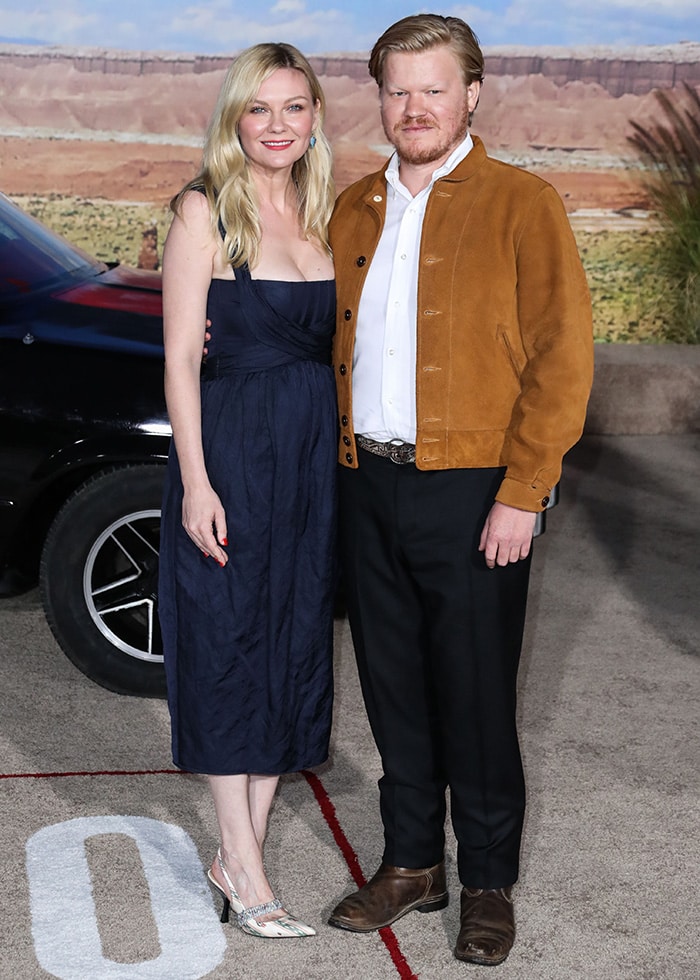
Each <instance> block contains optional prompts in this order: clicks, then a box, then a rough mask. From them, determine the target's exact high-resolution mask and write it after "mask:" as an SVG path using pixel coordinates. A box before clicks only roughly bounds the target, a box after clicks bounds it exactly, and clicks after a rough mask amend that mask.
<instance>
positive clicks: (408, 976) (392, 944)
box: [301, 769, 418, 980]
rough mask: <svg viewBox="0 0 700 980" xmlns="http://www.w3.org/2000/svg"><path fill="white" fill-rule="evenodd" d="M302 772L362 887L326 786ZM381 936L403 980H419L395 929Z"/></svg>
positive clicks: (357, 866)
mask: <svg viewBox="0 0 700 980" xmlns="http://www.w3.org/2000/svg"><path fill="white" fill-rule="evenodd" d="M301 774H302V776H303V777H304V779H305V780H306V781H307V783H308V784H309V786H310V787H311V789H312V791H313V794H314V796H315V797H316V802H317V803H318V805H319V807H320V810H321V813H322V814H323V818H324V820H325V821H326V823H327V824H328V826H329V828H330V831H331V833H332V834H333V839H334V840H335V842H336V844H337V845H338V847H339V849H340V853H341V854H342V855H343V857H344V858H345V863H346V864H347V866H348V868H349V869H350V874H351V875H352V877H353V880H354V882H355V884H356V885H357V887H358V888H362V886H363V885H364V884H365V882H366V880H367V879H366V878H365V876H364V874H363V872H362V868H361V867H360V862H359V860H358V858H357V854H356V853H355V851H354V850H353V848H352V845H351V844H350V841H349V840H348V838H347V835H346V834H345V831H344V830H343V828H342V827H341V826H340V821H339V820H338V815H337V813H336V811H335V807H334V806H333V803H332V801H331V798H330V796H329V795H328V792H327V791H326V788H325V786H324V785H323V783H322V782H321V780H320V779H319V778H318V776H317V775H316V774H315V773H313V772H309V771H308V770H307V769H302V771H301ZM379 936H380V938H381V940H382V942H383V943H384V945H385V946H386V948H387V949H388V951H389V955H390V956H391V959H392V960H393V963H394V966H395V967H396V970H397V972H398V974H399V976H400V977H401V980H418V977H417V975H416V974H415V973H414V972H413V970H411V968H410V966H409V965H408V962H407V960H406V957H405V956H404V955H403V953H402V952H401V947H400V946H399V941H398V939H397V938H396V934H395V933H394V930H393V929H392V928H391V927H390V926H386V927H385V928H384V929H380V930H379Z"/></svg>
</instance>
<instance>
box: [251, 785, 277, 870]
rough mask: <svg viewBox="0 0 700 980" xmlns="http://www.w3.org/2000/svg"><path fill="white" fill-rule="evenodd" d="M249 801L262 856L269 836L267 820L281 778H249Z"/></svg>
mask: <svg viewBox="0 0 700 980" xmlns="http://www.w3.org/2000/svg"><path fill="white" fill-rule="evenodd" d="M248 780H249V782H248V800H249V802H250V818H251V822H252V824H253V830H254V831H255V837H256V839H257V842H258V844H259V846H260V853H261V854H262V850H263V845H264V843H265V837H266V835H267V818H268V815H269V813H270V807H271V806H272V800H273V798H274V795H275V792H276V790H277V783H278V782H279V776H256V775H251V776H249V777H248Z"/></svg>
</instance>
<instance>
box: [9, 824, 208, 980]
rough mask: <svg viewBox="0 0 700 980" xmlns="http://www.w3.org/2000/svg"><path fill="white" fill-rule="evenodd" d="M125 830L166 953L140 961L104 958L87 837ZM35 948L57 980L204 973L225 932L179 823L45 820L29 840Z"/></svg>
mask: <svg viewBox="0 0 700 980" xmlns="http://www.w3.org/2000/svg"><path fill="white" fill-rule="evenodd" d="M101 834H126V835H127V836H128V837H131V838H132V839H133V840H134V841H135V843H136V846H137V847H138V850H139V854H140V856H141V861H142V863H143V870H144V874H145V876H146V879H147V881H148V887H149V891H150V895H151V902H152V907H153V917H154V919H155V922H156V925H157V928H158V938H159V940H160V947H161V954H160V956H158V957H156V958H155V959H152V960H147V961H144V962H141V963H115V962H114V960H108V959H105V957H104V956H103V954H102V943H101V941H100V933H99V929H98V925H97V916H96V914H95V905H94V902H93V893H92V882H91V879H90V870H89V867H88V862H87V856H86V853H85V841H86V840H87V839H88V838H90V837H96V836H98V835H101ZM27 874H28V876H29V895H30V902H31V913H32V935H33V937H34V948H35V950H36V956H37V959H38V961H39V963H40V965H41V966H42V967H43V968H44V970H46V972H47V973H50V974H52V975H53V976H54V977H58V978H59V980H86V978H92V980H96V978H99V980H199V978H200V977H204V976H206V975H207V974H208V973H211V971H212V970H213V969H214V968H215V967H216V966H218V964H219V963H221V961H222V960H223V957H224V952H225V949H226V939H225V937H224V934H223V930H222V929H221V926H220V925H219V921H218V917H217V915H216V912H215V911H214V906H213V902H212V897H211V893H210V891H209V889H208V887H207V885H206V882H205V878H204V875H203V873H202V864H201V861H200V860H199V856H198V854H197V849H196V848H195V846H194V843H193V842H192V839H191V837H190V836H189V835H188V834H186V833H185V831H184V830H182V828H180V827H176V826H174V825H173V824H167V823H163V822H162V821H160V820H151V819H149V818H147V817H80V818H78V819H77V820H67V821H66V822H65V823H58V824H54V825H53V826H51V827H44V828H43V829H42V830H39V831H38V832H37V833H36V834H34V835H33V836H32V837H31V838H30V839H29V841H28V842H27Z"/></svg>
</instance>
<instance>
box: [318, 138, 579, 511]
mask: <svg viewBox="0 0 700 980" xmlns="http://www.w3.org/2000/svg"><path fill="white" fill-rule="evenodd" d="M473 139H474V147H473V149H472V150H471V152H470V153H469V154H468V155H467V157H466V158H465V159H464V160H463V161H462V162H461V163H460V164H459V165H458V166H457V167H456V168H455V169H454V170H453V171H452V173H451V174H449V175H448V176H446V177H442V178H440V180H438V181H436V183H435V185H434V187H433V190H432V192H431V194H430V198H429V200H428V205H427V209H426V212H425V220H424V224H423V235H422V241H421V248H420V259H419V275H418V307H417V310H418V312H417V324H416V330H417V344H416V346H417V364H416V398H417V402H416V407H417V435H416V465H417V466H418V467H419V468H420V469H424V470H439V469H451V468H461V467H491V466H505V467H506V468H507V469H506V474H505V477H504V480H503V482H502V484H501V487H500V490H499V492H498V494H497V498H496V499H497V500H500V501H501V502H502V503H504V504H509V505H511V506H513V507H518V508H520V509H521V510H529V511H540V510H542V509H543V508H544V507H546V505H547V503H548V502H549V495H550V492H551V489H552V487H553V486H554V485H555V483H556V482H557V481H558V479H559V476H560V473H561V463H562V457H563V456H564V453H565V452H566V451H567V450H568V449H569V448H570V447H571V446H572V445H573V444H574V443H575V442H576V441H577V440H578V438H579V437H580V435H581V432H582V430H583V422H584V417H585V411H586V403H587V401H588V395H589V391H590V387H591V382H592V377H593V331H592V323H591V304H590V297H589V293H588V287H587V284H586V278H585V274H584V271H583V268H582V266H581V261H580V259H579V255H578V251H577V248H576V243H575V240H574V237H573V234H572V232H571V227H570V225H569V221H568V218H567V216H566V212H565V211H564V207H563V205H562V202H561V200H560V198H559V195H558V194H557V192H556V191H555V190H554V188H553V187H552V186H551V185H550V184H548V183H546V182H545V181H544V180H541V179H540V178H539V177H536V176H534V175H533V174H529V173H527V172H525V171H523V170H519V169H517V168H516V167H512V166H509V165H507V164H504V163H500V162H499V161H496V160H492V159H490V158H489V157H488V156H487V155H486V150H485V149H484V145H483V143H482V142H481V140H480V139H479V137H478V136H476V137H473ZM386 193H387V190H386V181H385V178H384V170H381V171H379V172H377V173H375V174H370V176H368V177H365V178H363V179H362V180H360V181H358V182H357V183H355V184H353V185H352V186H351V187H349V188H348V189H347V190H346V191H344V192H343V193H342V194H341V195H340V197H339V198H338V201H337V204H336V207H335V211H334V213H333V218H332V220H331V245H332V248H333V254H334V259H335V268H336V276H337V290H338V322H337V332H336V337H335V344H334V365H335V372H336V381H337V387H338V406H339V413H340V454H339V460H340V462H341V463H343V464H344V465H346V466H349V467H356V466H357V451H356V447H355V437H354V431H353V425H352V363H353V349H354V344H355V326H356V321H357V310H358V306H359V302H360V294H361V292H362V286H363V284H364V280H365V275H366V273H367V269H368V267H369V264H370V262H371V261H372V256H373V255H374V251H375V249H376V247H377V243H378V241H379V237H380V235H381V231H382V227H383V223H384V216H385V208H386ZM377 329H378V330H380V329H382V325H381V324H377Z"/></svg>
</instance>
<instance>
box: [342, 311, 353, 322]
mask: <svg viewBox="0 0 700 980" xmlns="http://www.w3.org/2000/svg"><path fill="white" fill-rule="evenodd" d="M343 316H344V317H345V319H346V320H352V310H346V311H345V313H343Z"/></svg>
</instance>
